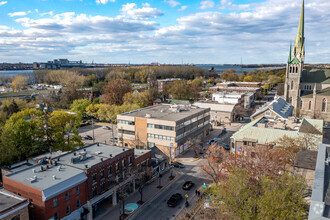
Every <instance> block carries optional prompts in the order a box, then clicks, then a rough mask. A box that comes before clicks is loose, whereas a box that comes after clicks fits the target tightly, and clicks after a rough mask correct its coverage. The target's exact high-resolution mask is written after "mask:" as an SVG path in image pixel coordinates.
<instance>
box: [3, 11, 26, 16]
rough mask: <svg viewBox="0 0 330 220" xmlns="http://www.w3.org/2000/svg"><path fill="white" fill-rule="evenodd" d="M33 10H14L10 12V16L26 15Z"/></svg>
mask: <svg viewBox="0 0 330 220" xmlns="http://www.w3.org/2000/svg"><path fill="white" fill-rule="evenodd" d="M30 12H31V11H28V12H25V11H18V12H13V13H8V15H9V16H10V17H17V16H20V17H21V16H26V15H27V14H28V13H30Z"/></svg>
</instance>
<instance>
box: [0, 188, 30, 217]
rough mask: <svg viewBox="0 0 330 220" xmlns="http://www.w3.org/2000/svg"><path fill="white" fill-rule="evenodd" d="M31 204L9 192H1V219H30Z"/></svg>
mask: <svg viewBox="0 0 330 220" xmlns="http://www.w3.org/2000/svg"><path fill="white" fill-rule="evenodd" d="M28 205H29V202H28V201H27V200H26V199H24V198H22V197H20V196H18V195H15V194H13V193H11V192H9V191H6V190H3V189H1V190H0V219H1V220H19V219H29V208H28Z"/></svg>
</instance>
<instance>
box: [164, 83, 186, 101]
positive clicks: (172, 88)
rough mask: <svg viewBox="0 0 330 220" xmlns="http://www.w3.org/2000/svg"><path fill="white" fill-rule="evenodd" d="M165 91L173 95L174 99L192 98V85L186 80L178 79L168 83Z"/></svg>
mask: <svg viewBox="0 0 330 220" xmlns="http://www.w3.org/2000/svg"><path fill="white" fill-rule="evenodd" d="M165 91H166V92H165V93H167V94H169V95H172V97H173V98H174V99H180V100H183V99H190V98H191V89H190V86H189V85H188V84H187V82H186V81H184V80H176V81H173V82H170V83H168V84H167V85H166V86H165Z"/></svg>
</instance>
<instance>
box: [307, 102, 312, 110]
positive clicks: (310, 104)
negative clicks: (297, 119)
mask: <svg viewBox="0 0 330 220" xmlns="http://www.w3.org/2000/svg"><path fill="white" fill-rule="evenodd" d="M311 109H312V101H309V103H308V110H311Z"/></svg>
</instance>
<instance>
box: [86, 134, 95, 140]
mask: <svg viewBox="0 0 330 220" xmlns="http://www.w3.org/2000/svg"><path fill="white" fill-rule="evenodd" d="M84 139H85V140H93V138H92V137H91V136H89V135H85V136H84Z"/></svg>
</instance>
